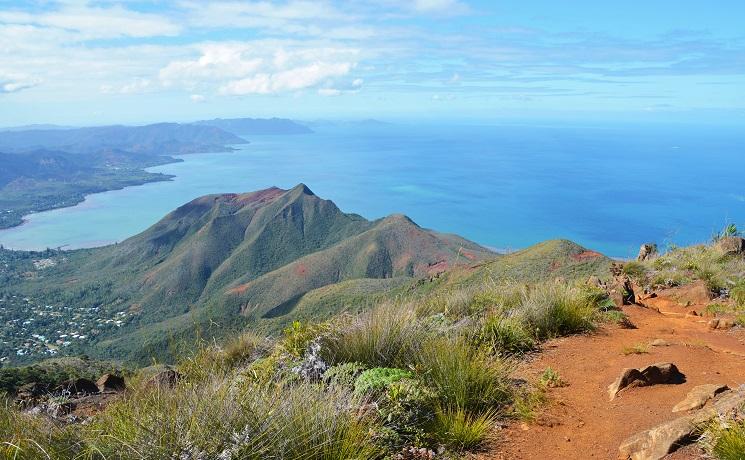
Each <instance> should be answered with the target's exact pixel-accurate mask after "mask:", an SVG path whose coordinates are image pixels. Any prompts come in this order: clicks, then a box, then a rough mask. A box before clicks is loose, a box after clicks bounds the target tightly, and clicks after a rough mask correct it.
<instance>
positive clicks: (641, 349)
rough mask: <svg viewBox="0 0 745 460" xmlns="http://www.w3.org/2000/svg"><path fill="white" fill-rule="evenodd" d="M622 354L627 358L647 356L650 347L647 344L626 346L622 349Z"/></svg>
mask: <svg viewBox="0 0 745 460" xmlns="http://www.w3.org/2000/svg"><path fill="white" fill-rule="evenodd" d="M621 353H622V354H623V355H625V356H628V355H643V354H647V353H649V345H647V344H645V343H637V344H634V345H629V346H625V347H623V348H622V349H621Z"/></svg>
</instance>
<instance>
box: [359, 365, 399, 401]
mask: <svg viewBox="0 0 745 460" xmlns="http://www.w3.org/2000/svg"><path fill="white" fill-rule="evenodd" d="M411 377H413V375H412V373H411V372H409V371H407V370H404V369H396V368H388V367H376V368H373V369H368V370H366V371H364V372H362V373H361V374H360V376H359V377H357V380H356V381H355V382H354V392H355V393H356V394H358V395H365V394H379V393H381V392H383V391H385V390H386V389H387V388H388V387H389V386H390V385H391V384H392V383H395V382H398V381H399V380H401V379H406V378H411Z"/></svg>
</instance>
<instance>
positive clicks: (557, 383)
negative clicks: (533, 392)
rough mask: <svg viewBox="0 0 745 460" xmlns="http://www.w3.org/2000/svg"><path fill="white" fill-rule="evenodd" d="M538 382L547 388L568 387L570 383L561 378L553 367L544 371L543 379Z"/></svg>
mask: <svg viewBox="0 0 745 460" xmlns="http://www.w3.org/2000/svg"><path fill="white" fill-rule="evenodd" d="M538 381H539V382H540V384H541V385H542V386H543V387H545V388H560V387H565V386H567V385H568V383H567V382H565V381H564V379H562V378H561V376H560V375H559V373H558V372H556V371H555V370H553V369H552V368H551V367H547V368H546V370H545V371H543V374H541V378H540V379H538Z"/></svg>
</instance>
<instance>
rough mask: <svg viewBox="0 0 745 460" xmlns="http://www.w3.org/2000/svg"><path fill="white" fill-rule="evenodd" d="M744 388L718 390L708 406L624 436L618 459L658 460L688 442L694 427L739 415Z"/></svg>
mask: <svg viewBox="0 0 745 460" xmlns="http://www.w3.org/2000/svg"><path fill="white" fill-rule="evenodd" d="M743 404H745V388H744V387H742V386H741V387H740V388H739V389H738V390H737V391H725V392H723V393H720V394H719V395H718V396H717V397H716V399H714V401H713V403H712V404H711V405H710V406H707V407H704V408H703V409H699V410H697V411H695V412H692V413H690V414H687V415H684V416H682V417H680V418H677V419H675V420H672V421H669V422H666V423H663V424H661V425H658V426H656V427H654V428H652V429H649V430H646V431H642V432H641V433H637V434H635V435H633V436H631V437H629V438H628V439H626V440H625V441H624V442H623V443H621V446H620V447H619V448H618V450H619V454H620V455H619V458H622V459H626V460H629V459H630V460H660V459H662V458H664V457H665V456H666V455H667V454H669V453H671V452H673V451H675V450H676V449H677V448H679V447H681V446H682V445H685V444H687V443H690V442H692V441H693V440H694V439H695V437H694V436H693V435H694V433H695V431H696V429H697V427H699V426H701V425H702V424H704V423H706V422H708V421H709V420H711V419H712V418H714V417H717V416H724V415H733V416H738V415H739V416H742V415H743Z"/></svg>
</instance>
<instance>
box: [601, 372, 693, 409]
mask: <svg viewBox="0 0 745 460" xmlns="http://www.w3.org/2000/svg"><path fill="white" fill-rule="evenodd" d="M684 381H685V375H683V374H682V373H681V372H680V371H679V370H678V368H677V367H676V366H675V364H673V363H656V364H652V365H650V366H647V367H644V368H642V369H624V370H623V372H621V375H620V376H619V377H618V378H617V379H616V381H615V382H613V383H611V384H610V385H609V386H608V395H609V396H610V400H611V401H612V400H613V399H615V397H616V395H617V394H618V392H619V391H621V390H623V389H624V388H635V387H646V386H650V385H659V384H677V383H683V382H684Z"/></svg>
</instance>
